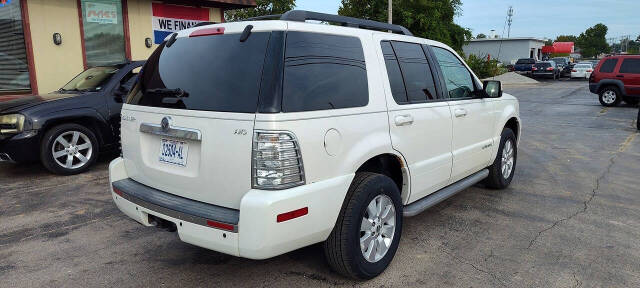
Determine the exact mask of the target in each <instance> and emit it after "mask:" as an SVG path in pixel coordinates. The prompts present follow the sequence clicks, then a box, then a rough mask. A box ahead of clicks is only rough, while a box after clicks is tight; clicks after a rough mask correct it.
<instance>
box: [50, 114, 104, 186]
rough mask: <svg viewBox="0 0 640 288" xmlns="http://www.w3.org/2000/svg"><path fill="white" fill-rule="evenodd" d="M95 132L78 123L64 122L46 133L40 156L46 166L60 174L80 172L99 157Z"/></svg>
mask: <svg viewBox="0 0 640 288" xmlns="http://www.w3.org/2000/svg"><path fill="white" fill-rule="evenodd" d="M98 148H99V147H98V140H97V138H96V136H95V134H94V133H93V132H92V131H91V130H89V129H87V128H86V127H84V126H81V125H78V124H71V123H70V124H62V125H59V126H55V127H53V128H51V129H50V130H49V131H47V133H46V134H45V135H44V138H43V140H42V146H41V147H40V158H41V161H42V164H43V165H44V167H46V168H47V169H48V170H49V171H51V172H53V173H55V174H60V175H74V174H79V173H82V172H84V171H86V170H87V169H89V167H91V165H93V163H94V162H95V161H96V159H97V158H98Z"/></svg>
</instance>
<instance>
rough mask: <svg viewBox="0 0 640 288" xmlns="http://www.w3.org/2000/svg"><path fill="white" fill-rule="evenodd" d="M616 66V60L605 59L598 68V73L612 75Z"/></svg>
mask: <svg viewBox="0 0 640 288" xmlns="http://www.w3.org/2000/svg"><path fill="white" fill-rule="evenodd" d="M617 64H618V59H607V60H605V61H604V63H602V66H600V72H602V73H613V70H614V69H616V65H617Z"/></svg>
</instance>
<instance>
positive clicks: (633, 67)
mask: <svg viewBox="0 0 640 288" xmlns="http://www.w3.org/2000/svg"><path fill="white" fill-rule="evenodd" d="M620 73H632V74H640V58H639V59H635V58H627V59H624V60H622V65H620Z"/></svg>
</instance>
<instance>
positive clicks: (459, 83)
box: [433, 47, 495, 183]
mask: <svg viewBox="0 0 640 288" xmlns="http://www.w3.org/2000/svg"><path fill="white" fill-rule="evenodd" d="M433 53H434V55H435V57H436V59H437V61H438V64H439V66H440V70H441V71H442V76H443V78H444V81H445V83H446V89H447V93H448V96H449V101H448V104H449V109H450V113H451V115H452V123H453V125H452V126H453V142H452V146H453V147H452V152H453V168H452V171H451V180H450V183H453V182H456V181H458V180H460V179H462V178H464V177H467V176H469V175H471V174H473V173H475V172H477V171H479V170H481V169H483V168H485V167H487V166H488V165H489V163H490V158H491V154H492V153H491V151H492V150H493V149H492V145H493V144H494V143H493V138H492V131H494V127H493V126H494V121H493V120H494V117H495V116H494V114H493V104H494V103H493V100H492V99H478V98H474V97H473V96H474V94H473V91H474V90H476V89H479V87H478V86H479V85H478V84H476V83H475V82H476V81H475V80H474V77H472V74H471V72H470V71H469V70H468V69H467V67H466V66H465V65H464V64H463V63H462V61H461V60H460V59H459V58H458V57H457V56H456V55H454V54H453V53H452V52H451V51H449V50H447V49H444V48H440V47H433Z"/></svg>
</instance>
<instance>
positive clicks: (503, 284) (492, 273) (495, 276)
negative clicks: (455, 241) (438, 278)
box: [440, 246, 508, 287]
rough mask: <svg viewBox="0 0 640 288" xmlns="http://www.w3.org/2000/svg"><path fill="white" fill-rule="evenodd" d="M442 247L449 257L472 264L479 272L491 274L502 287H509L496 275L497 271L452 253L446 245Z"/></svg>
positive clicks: (465, 263) (462, 262)
mask: <svg viewBox="0 0 640 288" xmlns="http://www.w3.org/2000/svg"><path fill="white" fill-rule="evenodd" d="M440 247H441V249H440V250H441V251H442V252H443V253H444V254H447V256H449V257H451V258H453V259H454V260H456V261H457V262H459V263H461V264H464V265H468V266H471V267H472V268H473V269H474V270H476V271H478V272H481V273H484V274H487V275H489V276H491V278H493V279H494V280H495V281H496V282H498V283H499V284H500V286H502V287H508V285H507V284H506V283H504V282H503V281H502V280H501V279H500V278H499V277H498V275H496V273H494V272H492V271H488V270H485V269H482V268H480V267H478V265H476V264H474V263H473V262H471V261H468V260H467V259H465V258H463V257H458V256H456V255H454V254H453V253H450V252H449V251H447V249H446V248H445V247H443V246H440Z"/></svg>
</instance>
